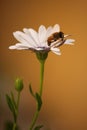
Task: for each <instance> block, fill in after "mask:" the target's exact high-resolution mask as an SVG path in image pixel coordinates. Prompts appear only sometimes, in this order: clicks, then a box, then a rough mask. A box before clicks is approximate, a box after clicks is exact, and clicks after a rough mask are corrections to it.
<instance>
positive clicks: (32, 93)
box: [29, 84, 35, 97]
mask: <svg viewBox="0 0 87 130" xmlns="http://www.w3.org/2000/svg"><path fill="white" fill-rule="evenodd" d="M29 91H30V93H31V95H32V96H33V97H35V95H34V92H33V90H32V87H31V84H29Z"/></svg>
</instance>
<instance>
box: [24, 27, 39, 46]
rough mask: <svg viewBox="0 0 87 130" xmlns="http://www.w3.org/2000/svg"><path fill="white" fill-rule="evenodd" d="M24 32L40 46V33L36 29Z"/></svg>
mask: <svg viewBox="0 0 87 130" xmlns="http://www.w3.org/2000/svg"><path fill="white" fill-rule="evenodd" d="M23 31H24V32H25V33H26V34H27V35H31V37H32V39H33V40H34V41H35V42H36V43H37V45H38V44H39V40H38V33H37V32H36V31H35V30H34V29H32V28H30V29H27V28H24V29H23Z"/></svg>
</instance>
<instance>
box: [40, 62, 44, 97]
mask: <svg viewBox="0 0 87 130" xmlns="http://www.w3.org/2000/svg"><path fill="white" fill-rule="evenodd" d="M40 63H41V71H40V91H39V94H40V96H42V91H43V79H44V63H45V61H44V60H42V61H41V62H40Z"/></svg>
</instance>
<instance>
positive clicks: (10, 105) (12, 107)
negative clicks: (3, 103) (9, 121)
mask: <svg viewBox="0 0 87 130" xmlns="http://www.w3.org/2000/svg"><path fill="white" fill-rule="evenodd" d="M6 100H7V104H8V106H9V108H10V110H11V112H12V113H13V116H14V120H16V109H15V106H14V103H13V101H12V99H11V97H10V96H8V95H7V94H6Z"/></svg>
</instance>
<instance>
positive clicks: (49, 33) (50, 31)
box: [46, 26, 52, 38]
mask: <svg viewBox="0 0 87 130" xmlns="http://www.w3.org/2000/svg"><path fill="white" fill-rule="evenodd" d="M51 34H52V27H51V26H49V27H48V28H47V34H46V35H47V38H48V37H49V36H51Z"/></svg>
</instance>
